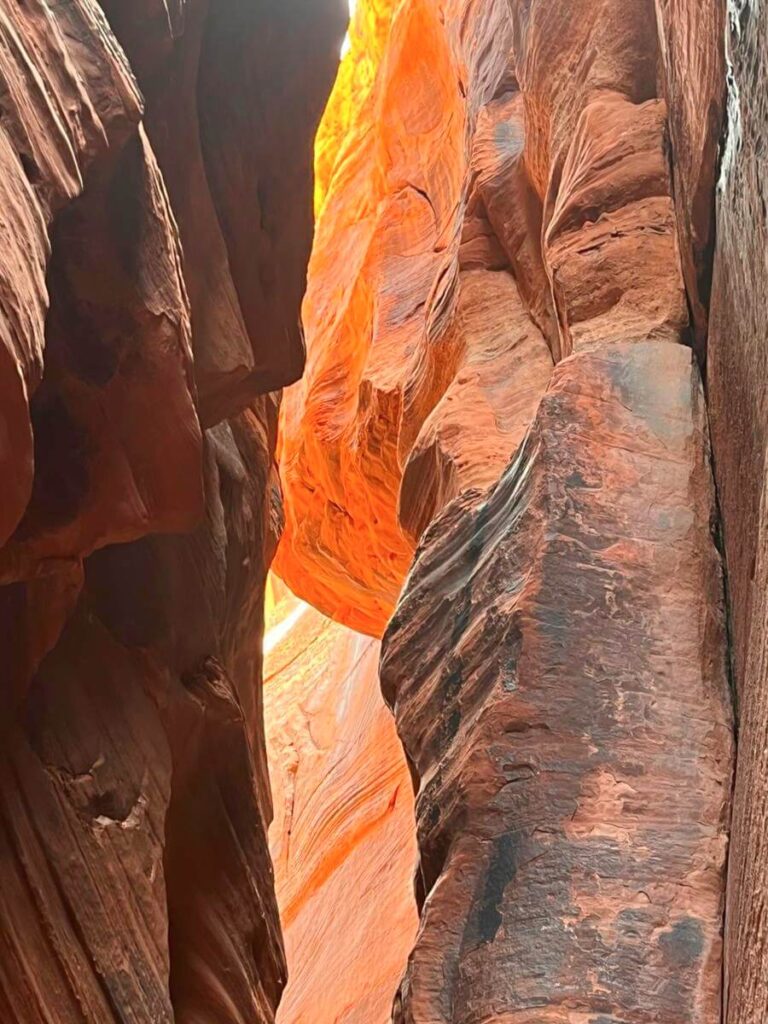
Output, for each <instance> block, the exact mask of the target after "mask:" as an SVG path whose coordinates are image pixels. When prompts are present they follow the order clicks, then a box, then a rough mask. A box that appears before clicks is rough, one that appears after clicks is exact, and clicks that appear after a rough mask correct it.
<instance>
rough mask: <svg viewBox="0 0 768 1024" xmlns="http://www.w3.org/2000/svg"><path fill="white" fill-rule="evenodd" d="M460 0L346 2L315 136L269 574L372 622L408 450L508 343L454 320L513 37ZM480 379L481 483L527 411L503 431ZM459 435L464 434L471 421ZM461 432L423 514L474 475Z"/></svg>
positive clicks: (394, 588) (377, 619)
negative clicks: (350, 12)
mask: <svg viewBox="0 0 768 1024" xmlns="http://www.w3.org/2000/svg"><path fill="white" fill-rule="evenodd" d="M465 7H466V5H465V4H464V3H462V2H455V3H448V4H441V3H438V2H436V0H414V2H413V3H409V4H400V5H392V4H383V3H371V4H366V3H361V4H359V5H358V9H357V12H356V16H355V22H354V25H353V27H352V30H351V33H350V49H349V52H348V54H347V56H346V57H345V59H344V61H343V63H342V68H341V72H340V76H339V80H338V82H337V86H336V89H335V91H334V94H333V96H332V99H331V102H330V104H329V107H328V110H327V112H326V114H325V118H324V121H323V124H322V126H321V128H320V132H319V135H318V143H317V155H316V161H317V172H318V185H317V194H316V207H317V212H318V221H317V229H316V236H315V245H314V252H313V256H312V259H311V262H310V269H309V278H308V289H307V295H306V298H305V302H304V310H303V315H304V326H305V332H306V337H307V370H306V373H305V377H304V379H303V381H301V382H300V383H299V384H298V385H296V386H295V387H294V388H292V389H290V390H289V391H288V392H287V393H286V397H285V402H284V406H283V412H282V435H281V437H282V440H281V452H280V463H281V475H282V479H283V487H284V493H285V505H286V532H285V538H284V541H283V544H282V546H281V550H280V553H279V555H278V561H277V572H278V573H279V574H280V575H281V576H282V577H283V578H284V579H285V580H286V581H287V582H288V583H289V584H290V585H291V586H292V588H293V589H294V591H295V592H296V593H298V594H299V595H301V596H302V597H303V598H305V599H306V600H308V601H311V602H312V603H313V604H314V605H316V606H317V607H319V608H321V609H322V610H323V611H324V612H325V613H327V614H328V615H330V616H332V617H333V618H335V619H338V620H339V621H341V622H344V623H346V624H347V625H349V626H351V627H353V628H355V629H358V630H361V631H363V632H367V633H371V634H373V635H378V634H380V633H381V631H382V629H383V628H384V626H385V624H386V621H387V619H388V617H389V615H390V614H391V611H392V608H393V606H394V602H395V600H396V598H397V595H398V593H399V590H400V586H401V584H402V580H403V578H404V576H405V572H406V570H407V567H408V565H409V563H410V559H411V556H412V552H413V540H414V537H413V534H414V532H416V533H417V532H418V529H417V528H416V525H415V520H414V517H413V516H412V515H409V516H408V517H407V521H406V522H402V521H401V520H400V518H399V517H398V504H399V503H400V499H401V493H400V492H401V483H402V478H403V473H404V471H405V469H406V467H407V464H408V460H409V457H410V455H411V453H412V452H413V451H414V450H416V455H417V457H418V456H420V455H422V454H423V450H424V449H430V450H434V447H435V444H434V442H435V434H436V432H437V433H440V430H439V426H440V425H439V423H436V422H435V420H436V419H438V420H439V419H440V418H441V413H440V412H437V413H436V411H435V410H436V409H437V407H438V406H439V405H440V404H441V402H442V400H443V399H444V398H445V397H446V396H447V395H448V392H449V391H450V390H451V388H452V387H453V386H454V385H455V382H456V381H457V378H459V377H460V376H461V374H462V370H463V369H464V367H465V365H466V363H467V362H471V363H472V364H473V365H475V366H476V365H477V363H478V361H480V362H482V361H484V357H483V353H482V352H478V343H479V344H480V345H481V347H482V346H488V348H489V353H490V355H489V358H490V359H491V360H493V359H494V358H496V357H499V358H502V359H503V358H504V356H505V352H499V351H497V350H498V338H497V337H496V336H495V334H494V332H493V331H492V332H491V334H490V335H489V334H488V331H487V330H486V331H485V332H483V331H482V330H479V331H478V330H474V329H473V328H472V325H471V324H470V325H469V329H468V330H466V331H463V330H461V329H460V327H461V322H459V323H458V327H457V319H456V311H457V309H458V308H459V296H460V294H461V291H462V289H461V284H460V271H461V269H462V263H461V253H460V250H461V245H462V232H463V227H464V221H465V213H466V199H467V196H468V194H469V185H470V179H471V174H470V170H471V157H472V137H473V133H474V128H475V124H476V122H477V117H478V112H479V111H480V109H481V108H482V107H483V105H484V104H486V103H487V102H489V101H490V100H491V99H492V96H493V90H494V89H495V87H496V83H497V81H498V79H499V78H500V77H503V73H504V69H505V64H506V61H507V52H508V46H507V47H505V46H504V45H498V40H499V39H501V40H504V39H506V40H507V42H508V43H509V42H511V29H510V25H509V19H508V15H507V12H506V10H505V8H504V6H503V5H485V6H484V8H483V11H482V12H481V13H480V14H477V15H476V14H475V13H473V11H471V10H470V11H469V12H467V11H466V10H464V8H465ZM395 8H396V9H395ZM491 40H496V41H497V45H494V46H493V47H490V46H489V45H488V44H489V43H490V41H491ZM488 53H492V55H493V57H492V60H493V62H494V73H493V74H488V67H487V59H486V55H487V54H488ZM382 56H385V57H386V59H384V60H382ZM473 269H486V270H489V271H499V272H503V273H504V274H505V275H506V277H507V278H508V286H507V289H506V291H507V295H508V298H509V301H510V304H509V307H508V311H509V314H510V316H517V314H518V313H519V311H520V301H519V299H518V298H517V292H516V289H515V287H514V282H513V281H512V279H511V276H510V275H509V274H508V272H507V270H506V269H505V263H504V262H502V264H501V266H497V265H495V264H494V263H493V261H491V263H490V264H489V263H488V262H487V261H486V262H485V263H483V262H482V261H481V263H480V264H479V266H478V264H477V263H476V262H475V263H474V264H473ZM510 284H511V287H509V285H510ZM502 288H503V285H502ZM493 290H495V291H496V292H499V289H498V288H496V289H493ZM470 304H471V303H470ZM505 315H506V313H505V310H504V309H502V311H501V315H500V318H499V321H498V322H500V323H501V322H503V321H504V318H505ZM523 333H530V334H531V335H532V341H531V343H532V344H533V346H534V347H536V346H538V349H539V353H538V356H537V357H536V358H535V359H534V362H537V360H538V361H539V362H543V363H546V362H547V353H546V345H545V343H544V340H543V337H542V336H541V335H540V334H539V333H538V329H537V328H536V327H535V326H534V325H533V324H532V323H531V324H527V325H526V327H525V330H524V332H523ZM508 340H509V344H510V345H512V346H514V345H515V344H517V339H516V338H511V339H508ZM503 347H504V346H502V348H503ZM486 361H487V360H486ZM549 365H550V366H551V360H549ZM474 372H475V371H473V370H470V371H469V373H470V374H473V373H474ZM543 376H544V379H543V380H540V381H538V382H537V386H538V385H539V384H540V390H539V394H540V391H541V390H543V387H544V386H545V384H546V379H547V377H548V373H545V374H544V375H543ZM528 383H529V384H530V381H529V382H528ZM459 386H460V387H461V385H459ZM480 392H482V388H480V390H479V391H478V392H477V393H476V394H475V396H474V398H473V400H472V401H470V402H468V403H467V404H466V406H465V408H464V409H463V415H464V416H465V420H466V423H467V424H472V423H473V422H474V423H475V424H476V425H478V426H479V425H480V424H482V426H483V428H486V427H487V426H488V425H489V424H490V431H491V434H492V435H498V436H499V443H498V445H494V444H492V445H491V446H490V447H489V449H488V451H487V452H486V453H485V454H484V456H483V461H484V463H485V466H486V468H487V472H485V473H484V474H482V473H481V476H483V475H484V476H486V477H487V478H488V482H490V481H491V480H493V479H495V477H496V476H497V475H498V471H499V470H500V468H501V467H502V466H503V465H504V463H505V462H506V460H507V458H508V457H509V456H510V454H511V453H512V451H514V448H515V446H516V444H517V442H518V441H519V437H520V435H521V434H522V432H524V429H525V427H526V426H527V423H528V421H529V420H530V414H531V410H526V413H525V415H524V417H523V420H522V421H521V422H519V423H516V424H515V425H514V428H513V429H512V430H511V431H510V430H509V429H508V427H507V426H502V427H496V426H495V425H494V424H495V420H496V418H497V417H496V415H495V412H496V411H497V408H496V404H497V403H496V399H495V398H494V396H493V394H492V393H491V391H489V390H486V391H485V392H484V393H482V394H481V393H480ZM502 397H503V396H498V399H501V398H502ZM537 397H538V396H537ZM534 408H535V403H534ZM445 411H448V410H447V409H446V410H445ZM451 416H452V410H451ZM427 420H429V423H428V424H427V427H426V429H427V432H428V436H426V437H425V438H422V439H421V444H420V443H419V441H420V435H421V432H422V429H423V428H424V427H425V424H426V421H427ZM449 432H450V431H449ZM465 433H466V436H467V443H468V444H469V445H470V446H471V444H472V438H473V435H472V430H471V429H467V430H466V431H465ZM486 440H487V436H486ZM463 448H464V441H463V438H462V437H461V435H459V436H458V437H457V436H454V437H453V438H452V441H451V443H450V445H448V447H447V448H444V449H443V450H441V452H440V458H443V459H444V460H446V459H447V460H448V461H449V462H450V472H449V474H448V480H447V483H444V482H442V481H438V480H436V481H435V485H434V487H432V489H431V493H430V495H429V497H428V505H429V509H430V514H431V513H432V512H433V511H435V510H436V509H437V508H439V506H440V502H441V501H442V500H444V499H445V498H448V497H451V496H453V494H454V493H456V492H458V491H460V490H461V489H462V488H463V487H465V486H471V485H472V484H473V483H475V482H476V479H472V480H470V479H467V480H464V477H463V470H462V467H463V466H464V465H469V464H470V463H472V462H474V459H473V458H472V457H466V456H465V454H464V450H463ZM496 451H498V456H497V454H496ZM436 457H437V456H436ZM497 458H498V461H497ZM472 475H473V477H474V478H476V474H472ZM409 500H410V498H409V497H408V496H406V497H405V502H406V504H408V502H409ZM416 518H417V519H419V520H420V519H422V518H423V516H419V517H416Z"/></svg>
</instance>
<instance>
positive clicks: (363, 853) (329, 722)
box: [264, 581, 417, 1024]
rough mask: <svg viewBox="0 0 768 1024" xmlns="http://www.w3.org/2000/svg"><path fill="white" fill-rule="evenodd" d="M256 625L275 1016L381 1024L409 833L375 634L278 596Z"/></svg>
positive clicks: (400, 915) (404, 899)
mask: <svg viewBox="0 0 768 1024" xmlns="http://www.w3.org/2000/svg"><path fill="white" fill-rule="evenodd" d="M273 582H274V581H273ZM278 589H279V588H278ZM282 589H284V588H282ZM267 623H268V629H267V634H266V641H265V665H264V717H265V726H266V735H267V748H268V752H269V763H270V777H271V782H272V793H273V800H274V808H275V817H274V821H273V823H272V826H271V827H270V848H271V850H272V856H273V858H274V862H275V888H276V891H277V899H278V903H279V905H280V917H281V921H282V926H283V930H284V935H285V947H286V957H287V961H288V979H289V980H288V986H287V988H286V990H285V994H284V996H283V1001H282V1002H281V1004H280V1009H279V1011H278V1016H277V1020H278V1024H331V1022H336V1024H387V1022H388V1021H389V1020H390V1017H391V1009H392V999H393V996H394V993H395V991H396V989H397V986H398V983H399V980H400V977H401V975H402V973H403V970H404V967H405V963H406V960H407V957H408V954H409V952H410V950H411V947H412V945H413V940H414V937H415V934H416V924H417V911H416V904H415V902H414V899H413V884H412V882H413V871H414V867H415V864H416V838H415V834H414V828H413V789H412V785H411V777H410V774H409V772H408V767H407V765H406V761H405V755H404V753H403V749H402V746H401V745H400V741H399V740H398V737H397V733H396V731H395V725H394V722H393V720H392V716H391V714H390V713H389V710H388V708H387V707H386V705H385V704H384V701H383V698H382V696H381V691H380V689H379V676H378V666H379V643H378V641H375V640H372V639H371V638H370V637H366V636H362V635H360V634H359V633H354V632H353V631H352V630H350V629H347V628H346V627H345V626H340V625H339V624H338V623H335V622H331V621H330V620H329V619H326V618H325V617H324V616H322V615H321V614H320V613H319V612H317V611H315V609H314V608H310V607H309V606H308V605H305V604H303V602H300V601H297V600H296V598H294V597H293V596H292V595H291V594H290V593H287V592H286V593H285V594H284V596H282V598H281V599H280V600H279V601H278V603H277V605H276V607H275V609H274V611H273V613H272V614H271V615H269V616H268V620H267Z"/></svg>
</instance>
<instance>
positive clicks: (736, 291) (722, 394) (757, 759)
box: [707, 4, 768, 1024]
mask: <svg viewBox="0 0 768 1024" xmlns="http://www.w3.org/2000/svg"><path fill="white" fill-rule="evenodd" d="M728 19H729V24H728V63H729V80H728V104H727V110H728V124H727V132H726V137H725V140H724V147H723V156H722V165H721V170H720V181H719V186H718V197H717V198H718V208H717V246H716V252H715V263H714V280H713V287H712V303H711V309H710V331H709V339H708V345H707V385H708V387H707V390H708V397H709V409H710V419H711V424H712V446H713V451H714V461H715V472H716V477H717V483H718V494H719V499H720V509H721V513H722V529H723V537H724V541H725V550H726V556H727V564H728V582H729V596H730V608H731V626H732V658H733V670H734V682H735V687H736V691H737V708H738V713H739V753H738V761H737V775H736V786H735V791H734V810H733V838H732V846H731V857H730V864H729V877H728V918H727V934H726V983H727V993H726V996H727V1001H726V1015H725V1020H726V1021H727V1022H728V1024H758V1022H762V1021H764V1020H765V1019H766V1015H768V904H766V899H765V893H766V891H768V849H767V848H766V842H765V837H766V834H767V828H768V826H767V823H768V760H767V758H766V735H767V734H768V603H767V602H768V587H767V586H766V572H767V571H768V560H767V556H768V507H767V506H766V501H768V491H767V490H766V468H767V467H766V445H768V408H767V407H766V401H765V395H766V388H767V387H768V365H767V364H766V347H765V325H766V319H767V318H768V291H767V290H766V267H765V253H766V247H767V246H768V227H767V226H766V217H765V209H766V205H765V203H766V200H765V187H764V182H765V180H766V174H768V161H767V160H766V154H765V147H764V141H763V140H764V138H765V132H766V126H768V103H767V102H766V88H765V87H766V47H767V46H768V12H767V11H766V9H765V8H764V7H762V6H758V5H753V4H749V5H741V4H738V5H737V4H728Z"/></svg>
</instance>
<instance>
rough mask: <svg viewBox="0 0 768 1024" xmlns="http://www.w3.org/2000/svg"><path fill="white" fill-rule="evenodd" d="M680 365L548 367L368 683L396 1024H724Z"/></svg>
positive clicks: (651, 346)
mask: <svg viewBox="0 0 768 1024" xmlns="http://www.w3.org/2000/svg"><path fill="white" fill-rule="evenodd" d="M713 516H714V489H713V486H712V480H711V475H710V468H709V445H708V438H707V422H706V414H705V408H704V398H703V391H702V388H701V381H700V378H699V373H698V369H697V367H696V365H695V363H694V362H693V360H692V356H691V352H690V350H688V349H686V348H684V347H682V346H678V345H670V344H667V343H664V342H646V343H644V344H641V345H638V344H632V343H623V344H619V345H610V346H605V347H604V348H601V349H600V350H599V351H595V352H591V353H586V354H583V355H575V356H571V357H570V358H568V359H566V360H564V361H563V362H561V363H560V364H559V365H558V367H557V369H556V370H555V374H554V377H553V379H552V383H551V385H550V387H549V390H548V391H547V393H546V395H545V397H544V399H543V400H542V403H541V405H540V407H539V411H538V414H537V416H536V419H535V421H534V425H533V427H532V430H531V433H530V435H529V436H528V438H527V439H526V442H525V444H524V445H523V447H522V448H521V449H520V451H519V453H518V455H517V457H516V458H515V459H514V460H513V462H512V463H511V464H510V466H509V468H508V469H507V471H506V472H505V474H504V475H503V476H502V478H501V480H500V481H499V483H498V484H497V486H496V487H495V488H493V489H491V491H490V492H488V493H487V494H486V495H485V496H483V495H482V494H478V493H477V492H468V493H467V494H466V495H465V496H464V497H463V498H462V499H461V500H459V501H456V502H454V503H453V504H452V505H450V506H449V507H448V509H446V511H445V512H444V513H443V514H442V515H441V516H440V517H438V519H437V520H436V521H435V522H434V524H433V525H432V526H431V527H430V529H429V530H428V531H427V534H426V535H425V537H424V539H423V542H422V547H421V549H420V552H419V554H418V556H417V559H416V563H415V566H414V568H413V571H412V573H411V576H410V578H409V582H408V585H407V586H406V589H405V592H404V595H403V597H402V599H401V602H400V604H399V606H398V610H397V613H396V615H395V618H394V619H393V621H392V623H391V624H390V626H389V629H388V631H387V634H386V636H385V641H384V653H383V660H382V685H383V687H384V692H385V694H386V696H387V698H388V700H389V701H390V702H391V704H392V706H393V708H394V710H395V714H396V717H397V722H398V729H399V731H400V734H401V736H402V738H403V741H404V743H405V746H406V749H407V751H408V753H409V756H410V758H411V760H412V761H413V763H414V765H415V769H416V772H417V774H418V777H419V779H420V780H421V784H420V789H419V794H418V800H417V821H418V831H419V849H420V853H421V868H420V888H421V902H422V923H421V929H420V933H419V940H418V942H417V945H416V948H415V950H414V952H413V954H412V956H411V960H410V964H409V968H408V972H407V974H406V977H405V980H404V982H403V986H402V989H401V993H400V997H399V1001H398V1008H397V1012H396V1014H395V1020H397V1021H398V1022H399V1021H402V1022H422V1021H446V1022H448V1021H450V1022H454V1024H457V1022H462V1024H463V1022H469V1021H477V1020H483V1019H486V1018H490V1017H491V1016H493V1017H494V1018H496V1019H499V1020H503V1021H505V1024H518V1022H519V1024H532V1022H533V1021H542V1020H545V1019H546V1020H547V1021H548V1022H549V1021H551V1022H556V1024H561V1022H562V1024H566V1022H572V1021H574V1020H577V1019H578V1020H582V1019H583V1020H584V1021H587V1020H589V1021H592V1020H603V1019H604V1020H617V1021H619V1020H621V1021H625V1020H626V1021H641V1020H642V1021H646V1020H648V1021H650V1020H657V1019H658V1020H675V1021H680V1022H689V1021H690V1022H696V1024H704V1022H708V1024H714V1022H716V1021H718V1020H719V1019H720V1000H721V974H722V940H721V927H722V913H723V889H724V868H725V854H726V838H727V823H728V803H729V791H730V768H731V755H732V750H731V720H730V711H729V694H728V686H727V675H726V662H725V643H724V628H725V627H724V613H723V590H722V575H721V568H720V558H719V554H718V552H717V550H716V548H715V545H714V542H713V538H712V534H711V522H712V519H713Z"/></svg>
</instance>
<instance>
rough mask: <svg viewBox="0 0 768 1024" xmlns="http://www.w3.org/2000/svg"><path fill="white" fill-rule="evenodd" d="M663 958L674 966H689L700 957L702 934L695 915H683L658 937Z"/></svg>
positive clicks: (702, 941)
mask: <svg viewBox="0 0 768 1024" xmlns="http://www.w3.org/2000/svg"><path fill="white" fill-rule="evenodd" d="M659 947H660V949H661V950H662V952H663V953H664V958H665V960H666V961H667V962H668V963H669V964H671V965H673V966H674V967H690V966H691V965H692V964H695V963H696V962H697V961H698V960H699V958H700V957H701V954H702V951H703V949H704V935H703V932H702V929H701V923H700V922H699V921H697V920H696V918H695V917H684V918H683V919H682V920H681V921H678V922H677V923H676V924H675V925H673V927H672V930H671V931H668V932H665V933H664V934H663V935H661V936H660V938H659Z"/></svg>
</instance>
